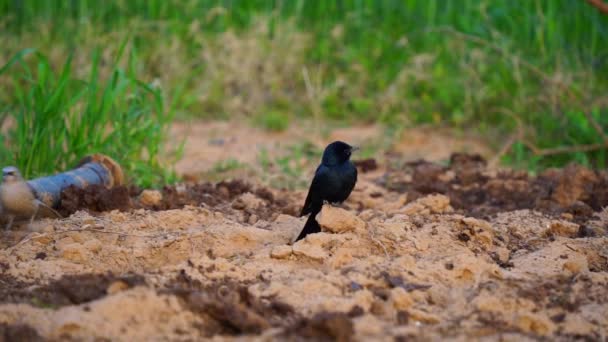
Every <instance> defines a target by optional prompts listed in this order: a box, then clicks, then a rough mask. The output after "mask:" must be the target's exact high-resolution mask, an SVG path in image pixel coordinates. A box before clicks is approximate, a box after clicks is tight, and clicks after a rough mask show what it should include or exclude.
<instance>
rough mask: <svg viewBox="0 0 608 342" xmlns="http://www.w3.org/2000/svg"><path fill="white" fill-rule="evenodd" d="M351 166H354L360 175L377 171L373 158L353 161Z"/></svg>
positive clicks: (376, 164)
mask: <svg viewBox="0 0 608 342" xmlns="http://www.w3.org/2000/svg"><path fill="white" fill-rule="evenodd" d="M353 164H355V166H356V167H357V170H359V172H361V173H366V172H370V171H374V170H377V169H378V163H377V162H376V159H374V158H368V159H360V160H354V161H353Z"/></svg>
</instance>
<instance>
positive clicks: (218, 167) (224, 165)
mask: <svg viewBox="0 0 608 342" xmlns="http://www.w3.org/2000/svg"><path fill="white" fill-rule="evenodd" d="M245 166H246V165H245V164H243V163H241V162H240V161H238V160H236V159H232V158H230V159H226V160H221V161H218V162H217V163H215V165H213V167H212V169H211V172H213V173H224V172H229V171H233V170H238V169H241V168H243V167H245Z"/></svg>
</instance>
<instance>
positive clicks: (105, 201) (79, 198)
mask: <svg viewBox="0 0 608 342" xmlns="http://www.w3.org/2000/svg"><path fill="white" fill-rule="evenodd" d="M160 192H161V194H162V200H161V201H160V202H159V203H157V204H155V205H152V206H145V205H143V204H141V203H140V202H139V200H138V196H139V194H140V193H141V189H138V188H136V187H130V188H127V187H125V186H119V187H115V188H112V189H106V188H105V187H103V186H89V187H87V188H85V189H79V188H76V187H70V188H68V189H66V190H64V191H63V192H62V194H61V204H60V208H59V212H60V213H61V214H63V215H64V216H69V215H71V214H73V213H74V212H76V211H77V210H83V209H84V210H88V211H90V212H92V213H98V212H103V211H109V210H115V209H117V210H121V211H129V210H131V209H140V208H144V209H149V210H169V209H181V208H183V207H184V206H187V205H191V206H200V205H207V206H210V207H213V208H216V209H218V210H223V211H226V210H229V209H230V207H231V204H232V203H233V202H234V201H235V200H237V199H238V198H239V196H241V195H243V194H245V193H247V192H250V193H252V194H254V195H255V196H256V197H258V198H260V199H261V200H262V205H261V206H260V207H258V208H247V207H246V206H243V207H241V208H236V207H235V206H232V209H237V210H242V211H244V212H245V214H246V217H245V219H249V216H251V215H256V216H257V217H258V218H261V219H265V220H270V219H272V218H274V216H276V215H278V214H281V213H283V214H288V215H294V216H295V215H296V214H297V213H298V209H299V208H298V207H297V205H296V204H295V203H290V202H289V201H288V200H287V199H286V198H287V197H288V196H281V194H282V193H279V195H275V193H273V192H272V191H270V190H269V189H267V188H264V187H254V186H252V185H251V184H249V183H247V182H244V181H241V180H232V181H222V182H219V183H215V184H214V183H199V184H190V185H180V186H165V187H164V188H163V189H162V190H161V191H160Z"/></svg>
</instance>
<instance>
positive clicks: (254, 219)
mask: <svg viewBox="0 0 608 342" xmlns="http://www.w3.org/2000/svg"><path fill="white" fill-rule="evenodd" d="M256 222H258V215H256V214H252V215H251V216H249V220H248V223H249V224H251V225H254V224H255V223H256Z"/></svg>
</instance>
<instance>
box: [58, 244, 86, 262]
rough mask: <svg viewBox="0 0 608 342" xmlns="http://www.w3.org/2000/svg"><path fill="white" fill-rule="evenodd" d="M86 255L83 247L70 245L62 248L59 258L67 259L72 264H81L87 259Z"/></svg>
mask: <svg viewBox="0 0 608 342" xmlns="http://www.w3.org/2000/svg"><path fill="white" fill-rule="evenodd" d="M86 254H87V252H86V250H85V249H84V246H83V245H81V244H79V243H72V244H69V245H65V246H63V248H62V253H61V256H62V257H63V258H64V259H67V260H70V261H73V262H77V263H82V262H84V261H85V260H86V259H87V258H86Z"/></svg>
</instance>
